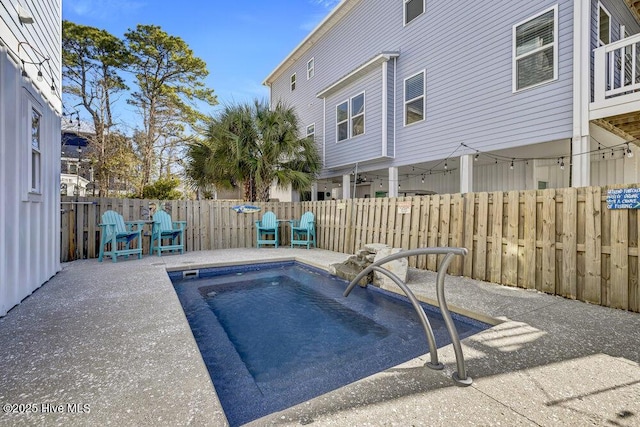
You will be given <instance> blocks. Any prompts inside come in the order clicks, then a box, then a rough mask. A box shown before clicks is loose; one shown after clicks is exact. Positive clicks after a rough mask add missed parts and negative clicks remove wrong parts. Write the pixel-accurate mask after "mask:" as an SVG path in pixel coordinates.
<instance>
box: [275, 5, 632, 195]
mask: <svg viewBox="0 0 640 427" xmlns="http://www.w3.org/2000/svg"><path fill="white" fill-rule="evenodd" d="M636 3H639V2H637V1H632V0H601V1H598V0H556V1H551V0H541V1H535V2H532V1H525V0H513V1H498V2H495V1H494V2H450V1H446V0H396V1H393V2H392V1H389V0H367V1H363V0H343V1H342V2H341V3H340V4H339V5H338V6H337V7H336V8H335V9H334V10H333V11H332V12H331V13H330V14H329V15H328V16H327V17H326V18H325V19H324V21H322V22H321V23H320V24H319V25H318V26H317V27H316V29H315V30H313V32H311V34H309V35H308V36H307V37H306V38H305V39H304V40H303V41H302V42H301V43H300V44H299V45H298V46H297V47H296V48H295V49H294V50H293V51H292V52H291V53H290V54H289V55H288V56H287V57H286V58H284V59H283V60H282V62H281V63H280V64H279V65H278V66H277V67H276V68H275V69H274V70H273V71H272V73H271V74H270V75H269V76H268V77H267V78H266V79H265V82H264V84H265V85H267V86H268V87H269V88H270V97H271V102H272V103H275V102H278V101H283V102H284V103H286V104H287V105H290V106H293V107H295V109H296V112H297V114H298V116H299V118H300V121H301V123H302V128H301V129H300V130H301V132H302V134H303V135H309V136H312V137H313V138H314V139H315V140H316V142H317V144H318V146H319V149H320V151H321V154H322V158H323V161H324V169H323V172H322V174H321V176H320V179H319V180H318V182H317V184H316V189H315V191H314V192H313V196H314V197H315V196H316V195H317V196H319V197H321V198H322V197H323V198H328V197H332V198H343V197H344V198H348V197H353V196H354V195H355V196H356V197H376V196H398V195H400V196H402V195H414V194H429V193H432V192H437V193H456V192H470V191H501V190H525V189H539V188H557V187H567V186H574V187H580V186H588V185H607V184H614V183H634V182H639V181H640V167H639V166H640V165H639V157H640V156H633V154H634V153H636V152H637V146H638V139H637V138H638V137H639V136H640V121H639V118H640V114H638V112H640V92H638V90H640V51H638V50H637V49H636V48H637V45H638V43H640V34H639V33H640V25H639V22H640V21H639V12H638V8H637V7H636V6H634V4H636ZM627 142H628V144H627Z"/></svg>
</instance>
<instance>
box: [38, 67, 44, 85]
mask: <svg viewBox="0 0 640 427" xmlns="http://www.w3.org/2000/svg"><path fill="white" fill-rule="evenodd" d="M37 79H38V81H39V82H41V81H42V79H43V76H42V70H41V69H40V68H38V76H37Z"/></svg>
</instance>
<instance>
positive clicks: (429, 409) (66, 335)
mask: <svg viewBox="0 0 640 427" xmlns="http://www.w3.org/2000/svg"><path fill="white" fill-rule="evenodd" d="M346 257H347V255H345V254H340V253H334V252H329V251H324V250H319V249H312V250H306V249H290V248H281V249H272V248H266V249H232V250H218V251H203V252H190V253H186V254H184V255H168V256H163V257H157V256H148V255H145V257H144V258H143V259H142V260H137V259H131V260H119V261H118V262H117V263H115V264H113V263H111V262H110V261H109V260H106V261H105V262H103V263H98V262H97V261H96V260H83V261H75V262H72V263H68V264H65V265H63V270H62V271H61V272H60V273H58V274H57V275H56V276H55V277H53V278H52V279H51V280H50V281H49V282H48V283H46V284H45V285H43V286H42V287H41V288H40V289H38V290H37V291H36V292H34V293H33V294H32V295H31V296H30V297H28V298H27V299H25V300H24V301H23V302H22V303H21V304H20V305H19V306H17V307H15V308H14V309H12V310H11V311H10V312H9V313H8V314H7V315H6V316H5V317H3V318H0V343H2V345H0V368H1V369H0V404H2V405H3V406H2V407H3V411H2V413H0V425H132V426H133V425H135V426H152V425H153V426H156V425H211V426H222V425H225V424H226V418H225V416H224V412H223V410H222V408H221V407H220V405H219V403H218V399H217V396H216V393H215V389H214V388H213V385H212V384H211V381H210V379H209V375H208V373H207V370H206V368H205V366H204V363H203V361H202V358H201V356H200V353H199V351H198V347H197V345H196V343H195V341H194V339H193V336H192V334H191V330H190V329H189V325H188V323H187V321H186V319H185V316H184V313H183V312H182V308H181V306H180V303H179V301H178V298H177V297H176V295H175V293H174V291H173V287H172V284H171V282H170V281H169V279H168V277H167V274H166V271H167V270H186V269H195V268H198V267H203V266H212V265H216V264H224V265H229V264H243V263H247V262H252V261H268V260H281V259H297V260H300V261H303V262H306V263H309V264H311V265H314V266H317V267H322V268H326V267H327V266H328V265H329V264H330V263H333V262H340V261H343V260H344V259H346ZM409 283H410V287H411V288H412V289H413V290H414V292H415V293H416V294H418V295H420V296H421V297H422V298H423V299H425V300H429V299H432V298H435V274H434V273H431V272H425V271H418V270H411V271H410V275H409ZM446 285H447V286H446V292H447V294H446V295H447V301H448V302H449V304H450V305H451V306H452V307H455V309H456V310H457V311H460V312H463V313H464V314H472V315H474V316H475V317H478V318H480V320H490V319H495V321H493V322H494V323H496V326H494V327H492V328H491V329H488V330H486V331H484V332H481V333H479V334H477V335H474V336H472V337H470V338H467V339H465V340H464V341H463V350H464V353H465V358H466V361H467V370H468V373H469V374H470V375H471V376H472V377H473V379H474V382H473V385H472V386H471V387H466V388H460V387H456V386H454V385H453V382H452V380H451V373H452V372H453V371H454V370H455V358H454V356H453V349H452V347H451V346H446V347H443V348H442V349H440V350H439V355H440V359H441V361H442V362H443V363H444V364H445V365H446V367H445V370H444V371H432V370H429V369H426V368H424V367H423V366H422V365H423V364H424V362H425V361H427V360H428V359H427V357H425V356H423V357H420V358H417V359H414V360H411V361H409V362H407V363H405V364H403V365H400V366H397V367H395V368H392V369H389V370H387V371H384V372H381V373H379V374H377V375H374V376H371V377H368V378H365V379H363V380H360V381H358V382H356V383H352V384H350V385H347V386H345V387H342V388H340V389H338V390H334V391H332V392H330V393H327V394H325V395H322V396H319V397H317V398H315V399H313V400H310V401H307V402H304V403H302V404H299V405H297V406H294V407H291V408H289V409H287V410H284V411H282V412H278V413H275V414H271V415H269V416H266V417H264V418H261V419H258V420H255V421H254V422H252V423H250V425H255V426H264V425H279V426H280V425H283V426H288V425H291V426H293V425H302V424H304V425H306V424H312V425H317V426H329V425H330V426H336V425H340V426H342V425H345V426H353V425H358V426H380V425H385V426H394V425H397V426H408V425H414V426H434V425H442V426H451V425H509V426H512V425H532V426H534V425H540V426H548V425H571V426H573V425H576V426H582V425H614V426H638V425H640V398H639V396H640V367H639V363H640V314H638V313H630V312H624V311H620V310H614V309H609V308H604V307H600V306H594V305H589V304H585V303H582V302H577V301H572V300H567V299H563V298H560V297H554V296H549V295H545V294H541V293H538V292H535V291H527V290H522V289H515V288H507V287H502V286H498V285H493V284H489V283H484V282H479V281H475V280H471V279H468V278H459V277H449V278H447V283H446Z"/></svg>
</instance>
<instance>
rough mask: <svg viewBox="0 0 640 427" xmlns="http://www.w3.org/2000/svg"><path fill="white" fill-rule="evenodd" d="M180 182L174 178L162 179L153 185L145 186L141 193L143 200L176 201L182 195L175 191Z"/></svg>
mask: <svg viewBox="0 0 640 427" xmlns="http://www.w3.org/2000/svg"><path fill="white" fill-rule="evenodd" d="M179 185H180V180H179V179H178V178H176V177H173V176H170V177H163V178H160V179H158V180H157V181H155V182H154V183H152V184H150V185H147V186H146V187H145V188H144V192H143V193H142V198H143V199H157V200H177V199H180V198H181V197H182V193H180V191H178V190H177V188H178V186H179Z"/></svg>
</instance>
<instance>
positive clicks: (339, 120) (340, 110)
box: [336, 101, 349, 141]
mask: <svg viewBox="0 0 640 427" xmlns="http://www.w3.org/2000/svg"><path fill="white" fill-rule="evenodd" d="M336 137H337V138H338V141H344V140H345V139H347V138H349V102H348V101H344V102H343V103H341V104H338V105H337V106H336Z"/></svg>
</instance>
